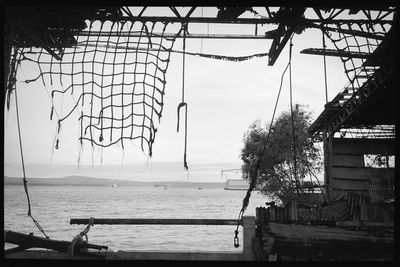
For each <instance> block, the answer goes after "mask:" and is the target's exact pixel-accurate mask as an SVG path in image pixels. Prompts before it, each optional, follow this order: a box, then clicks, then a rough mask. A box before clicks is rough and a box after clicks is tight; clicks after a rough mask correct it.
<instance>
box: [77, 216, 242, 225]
mask: <svg viewBox="0 0 400 267" xmlns="http://www.w3.org/2000/svg"><path fill="white" fill-rule="evenodd" d="M89 220H90V219H89V218H88V219H82V218H73V219H71V220H70V224H89ZM93 224H112V225H115V224H130V225H138V224H139V225H150V224H161V225H237V220H234V219H147V218H146V219H140V218H94V220H93ZM239 224H240V225H243V221H242V220H240V222H239Z"/></svg>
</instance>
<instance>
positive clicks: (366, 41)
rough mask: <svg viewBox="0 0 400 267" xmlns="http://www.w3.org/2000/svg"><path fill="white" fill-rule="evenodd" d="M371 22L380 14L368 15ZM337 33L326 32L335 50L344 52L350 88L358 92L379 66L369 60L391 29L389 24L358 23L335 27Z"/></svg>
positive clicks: (345, 70) (341, 24)
mask: <svg viewBox="0 0 400 267" xmlns="http://www.w3.org/2000/svg"><path fill="white" fill-rule="evenodd" d="M367 15H368V18H369V19H370V20H373V19H378V17H379V14H378V15H377V14H375V16H376V17H371V16H373V15H372V14H367ZM334 27H335V28H336V29H337V32H326V36H327V37H328V38H329V39H330V41H331V42H332V44H333V45H334V47H335V49H336V50H338V51H341V52H343V55H342V56H340V59H341V61H342V63H343V66H344V72H345V74H346V76H347V79H348V82H349V86H350V87H351V88H352V90H353V91H354V90H357V88H360V87H361V86H362V84H363V83H364V82H365V81H366V80H367V79H368V78H369V77H370V76H372V75H373V74H374V73H375V71H376V70H377V68H378V66H376V65H374V64H368V63H369V62H367V58H369V57H370V55H372V53H373V52H374V51H375V49H376V48H377V47H378V46H379V44H380V43H381V42H382V40H383V39H384V36H385V35H386V34H387V33H388V31H389V29H390V25H389V24H373V23H370V24H362V23H357V22H348V23H339V24H336V25H334Z"/></svg>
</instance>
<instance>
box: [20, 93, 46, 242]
mask: <svg viewBox="0 0 400 267" xmlns="http://www.w3.org/2000/svg"><path fill="white" fill-rule="evenodd" d="M14 91H15V108H16V111H17V126H18V137H19V148H20V152H21V161H22V173H23V175H24V178H23V181H24V189H25V193H26V197H27V200H28V216H29V217H31V219H32V221H33V223H34V224H35V225H36V227H37V228H38V229H39V231H40V232H42V233H43V234H44V236H45V237H46V238H49V237H48V236H47V235H46V233H45V232H44V230H43V228H42V227H41V226H40V224H39V223H38V221H36V220H35V218H33V216H32V213H31V201H30V198H29V192H28V181H27V179H26V174H25V162H24V153H23V149H22V138H21V126H20V123H19V112H18V97H17V89H16V88H14Z"/></svg>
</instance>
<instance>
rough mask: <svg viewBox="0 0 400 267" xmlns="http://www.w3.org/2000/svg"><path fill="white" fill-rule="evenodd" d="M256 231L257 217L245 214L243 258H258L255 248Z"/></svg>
mask: <svg viewBox="0 0 400 267" xmlns="http://www.w3.org/2000/svg"><path fill="white" fill-rule="evenodd" d="M255 231H256V224H255V217H254V216H243V260H256V256H255V254H254V250H253V243H254V240H255Z"/></svg>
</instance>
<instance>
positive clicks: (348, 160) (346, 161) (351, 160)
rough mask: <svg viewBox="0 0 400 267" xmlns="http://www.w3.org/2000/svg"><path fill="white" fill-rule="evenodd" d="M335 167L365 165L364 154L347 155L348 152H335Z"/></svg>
mask: <svg viewBox="0 0 400 267" xmlns="http://www.w3.org/2000/svg"><path fill="white" fill-rule="evenodd" d="M333 166H334V167H343V166H345V167H364V156H363V155H361V154H358V155H347V154H334V155H333Z"/></svg>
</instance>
